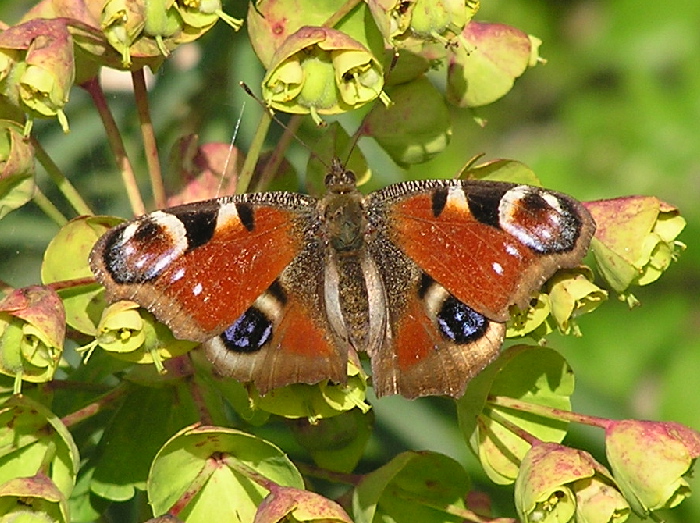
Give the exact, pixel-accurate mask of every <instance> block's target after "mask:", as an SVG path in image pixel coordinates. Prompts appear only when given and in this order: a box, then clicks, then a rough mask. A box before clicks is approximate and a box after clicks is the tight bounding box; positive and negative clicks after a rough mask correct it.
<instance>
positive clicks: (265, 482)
mask: <svg viewBox="0 0 700 523" xmlns="http://www.w3.org/2000/svg"><path fill="white" fill-rule="evenodd" d="M222 461H224V463H226V466H227V467H228V468H230V469H231V470H235V471H236V472H238V473H239V474H242V475H243V476H245V477H247V478H248V479H249V480H251V481H253V482H255V483H257V484H258V485H260V486H261V487H262V488H264V489H266V490H273V489H274V488H275V487H278V486H279V485H278V484H277V483H275V482H274V481H272V480H271V479H269V478H266V477H265V476H263V475H262V474H260V473H259V472H258V471H257V470H255V469H253V468H251V467H249V466H248V465H246V464H245V463H243V462H242V461H240V460H238V459H236V458H234V457H232V456H222Z"/></svg>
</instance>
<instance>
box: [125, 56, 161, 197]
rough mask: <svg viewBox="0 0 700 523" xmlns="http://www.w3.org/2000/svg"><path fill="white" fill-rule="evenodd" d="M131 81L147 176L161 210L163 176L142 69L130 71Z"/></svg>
mask: <svg viewBox="0 0 700 523" xmlns="http://www.w3.org/2000/svg"><path fill="white" fill-rule="evenodd" d="M131 79H132V82H133V84H134V99H135V100H136V110H137V112H138V115H139V121H140V122H141V138H142V139H143V149H144V153H145V154H146V162H147V164H148V174H149V176H150V179H151V188H152V189H153V199H154V200H155V204H156V207H158V208H163V207H165V206H166V201H165V188H164V187H163V174H162V172H161V169H160V159H159V158H158V145H157V144H156V135H155V132H154V131H153V122H152V121H151V112H150V110H149V108H148V89H147V88H146V79H145V77H144V73H143V68H142V69H138V70H137V71H132V73H131Z"/></svg>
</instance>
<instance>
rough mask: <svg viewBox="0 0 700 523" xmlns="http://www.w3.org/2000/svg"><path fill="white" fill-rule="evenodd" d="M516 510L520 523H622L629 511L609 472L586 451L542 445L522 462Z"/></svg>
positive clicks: (516, 481) (531, 449) (538, 445)
mask: <svg viewBox="0 0 700 523" xmlns="http://www.w3.org/2000/svg"><path fill="white" fill-rule="evenodd" d="M579 502H580V503H582V504H583V505H582V506H580V507H579V506H578V503H579ZM515 506H516V509H517V511H518V515H519V516H520V520H521V521H522V522H523V523H561V522H567V521H573V519H574V515H577V516H578V515H581V514H583V515H584V516H585V517H586V518H587V519H577V521H579V522H580V523H583V521H588V522H596V523H598V522H600V523H607V522H612V521H624V519H626V513H627V512H629V507H627V505H626V503H625V501H624V499H623V498H622V496H621V495H620V494H619V492H617V491H616V490H615V489H614V486H613V482H612V478H611V477H610V474H609V473H608V471H607V470H606V469H605V467H603V466H602V465H600V464H599V463H598V462H597V461H595V460H594V459H593V457H592V456H591V455H590V454H588V452H584V451H582V450H577V449H573V448H570V447H565V446H563V445H559V444H557V443H547V442H537V443H535V444H533V445H532V447H531V448H530V450H529V451H528V452H527V454H525V456H524V457H523V460H522V462H521V464H520V470H519V472H518V477H517V479H516V480H515ZM620 516H624V518H623V519H620Z"/></svg>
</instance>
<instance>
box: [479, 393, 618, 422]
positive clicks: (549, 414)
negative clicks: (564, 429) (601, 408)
mask: <svg viewBox="0 0 700 523" xmlns="http://www.w3.org/2000/svg"><path fill="white" fill-rule="evenodd" d="M488 403H489V404H490V405H491V406H499V407H504V408H507V409H513V410H519V411H521V412H529V413H531V414H536V415H538V416H544V417H545V418H551V419H557V420H562V421H570V422H573V423H581V424H583V425H590V426H592V427H598V428H601V429H605V427H607V426H608V425H609V424H610V420H608V419H606V418H599V417H597V416H588V415H586V414H579V413H577V412H571V411H568V410H562V409H555V408H553V407H546V406H544V405H538V404H536V403H529V402H527V401H521V400H517V399H514V398H508V397H506V396H489V398H488Z"/></svg>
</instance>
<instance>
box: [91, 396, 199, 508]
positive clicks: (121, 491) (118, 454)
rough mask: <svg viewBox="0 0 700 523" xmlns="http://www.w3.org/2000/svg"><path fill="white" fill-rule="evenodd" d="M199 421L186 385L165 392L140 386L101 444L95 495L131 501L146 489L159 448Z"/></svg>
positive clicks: (103, 437) (94, 484)
mask: <svg viewBox="0 0 700 523" xmlns="http://www.w3.org/2000/svg"><path fill="white" fill-rule="evenodd" d="M197 419H199V418H198V411H197V408H196V406H195V404H194V402H193V399H192V394H191V392H190V391H189V389H188V388H187V387H186V385H185V384H184V383H183V382H177V383H174V384H172V385H170V386H164V387H160V388H154V387H139V386H136V385H134V386H133V387H132V389H131V390H130V391H129V393H128V395H127V397H126V398H125V400H124V402H123V403H122V405H121V407H120V408H119V410H118V411H117V412H116V414H115V415H114V417H113V418H112V420H111V421H110V423H109V425H108V426H107V428H106V429H105V432H104V435H103V436H102V439H101V440H100V445H99V449H98V454H97V457H96V460H97V462H96V464H95V472H94V474H93V478H92V485H91V489H92V491H93V492H94V493H95V494H97V495H99V496H102V497H103V498H106V499H111V500H114V501H125V500H128V499H131V498H132V497H133V496H134V494H135V489H139V490H145V488H146V480H147V478H148V469H149V467H150V465H151V461H152V460H153V458H154V456H155V455H156V453H157V452H158V449H159V448H160V447H161V446H162V445H163V443H165V441H167V439H168V438H169V437H170V436H171V435H172V434H174V433H175V432H176V431H177V430H179V429H181V428H182V427H184V426H187V425H189V424H191V423H193V422H194V421H196V420H197Z"/></svg>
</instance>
